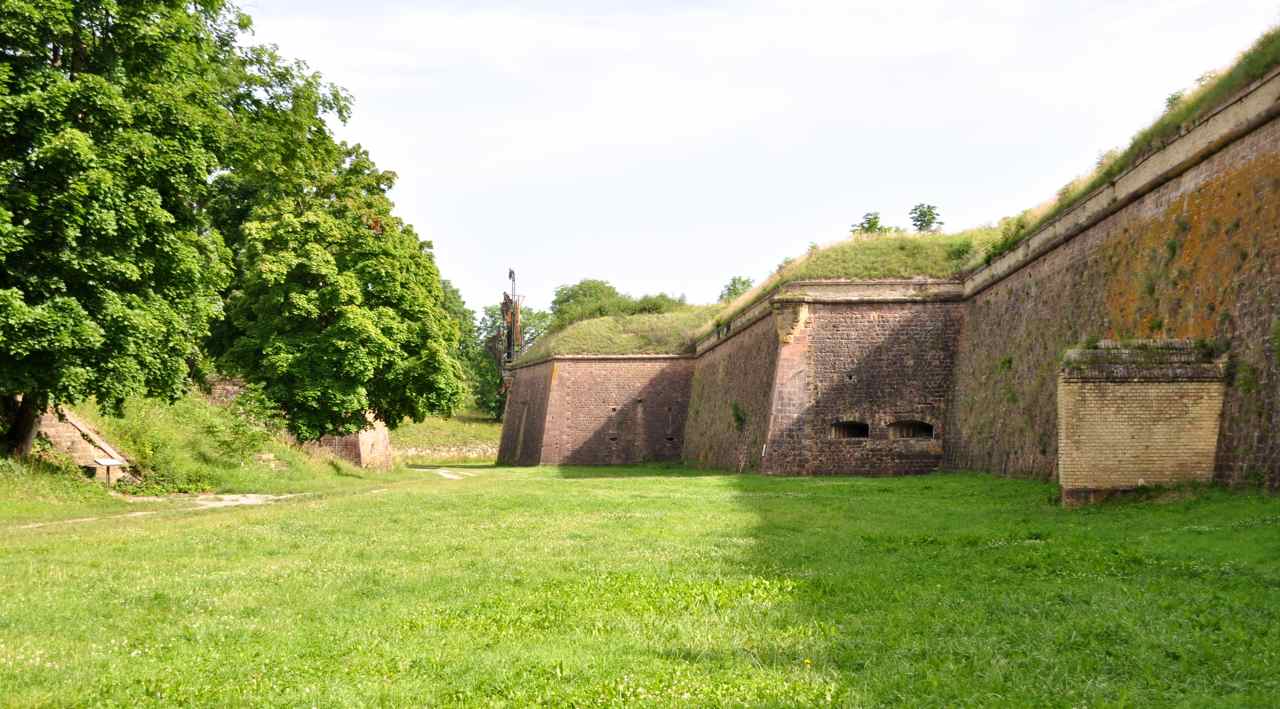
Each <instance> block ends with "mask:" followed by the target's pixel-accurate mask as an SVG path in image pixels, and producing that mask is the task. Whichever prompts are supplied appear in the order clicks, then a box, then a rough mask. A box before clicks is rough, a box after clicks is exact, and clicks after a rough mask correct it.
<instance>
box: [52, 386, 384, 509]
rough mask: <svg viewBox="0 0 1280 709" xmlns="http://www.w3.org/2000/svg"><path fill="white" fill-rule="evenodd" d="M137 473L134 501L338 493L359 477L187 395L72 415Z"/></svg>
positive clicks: (236, 412) (232, 410) (229, 409)
mask: <svg viewBox="0 0 1280 709" xmlns="http://www.w3.org/2000/svg"><path fill="white" fill-rule="evenodd" d="M77 411H78V412H79V413H81V415H83V416H84V418H85V419H87V420H88V421H89V422H90V423H91V424H92V425H94V427H96V428H97V429H98V431H100V432H101V433H102V435H103V436H105V437H106V439H107V440H108V441H111V442H112V444H113V445H114V446H115V447H116V448H117V449H118V450H120V452H121V453H122V454H123V455H124V456H125V457H127V458H128V459H129V460H130V461H131V462H132V463H133V464H134V465H136V466H137V467H138V468H139V470H140V471H141V473H142V478H143V482H142V484H141V485H138V486H133V487H130V488H126V490H128V491H129V492H137V493H147V494H151V493H169V492H227V493H233V492H235V493H240V492H246V493H247V492H261V493H286V492H298V491H303V490H320V489H329V488H332V487H340V486H342V485H343V484H344V483H345V481H350V480H354V479H358V478H359V477H362V476H364V475H366V474H367V472H366V471H363V470H359V469H358V468H356V467H354V466H352V465H349V464H347V463H346V462H343V461H340V460H338V459H335V458H332V457H330V456H327V455H317V454H312V453H310V452H308V451H305V450H302V449H301V448H299V447H298V446H295V445H291V444H289V443H287V442H285V441H283V440H281V439H279V438H277V437H276V436H274V435H271V434H270V433H269V432H267V431H263V430H260V429H258V428H257V427H255V426H254V425H253V424H252V423H251V422H247V421H246V416H247V412H245V411H243V410H240V409H237V408H236V407H234V406H227V405H221V404H215V403H213V402H210V401H209V400H207V399H205V398H204V397H203V396H201V395H199V394H190V395H188V396H186V397H184V398H182V399H180V400H178V401H177V402H175V403H173V404H168V403H165V402H163V401H156V400H153V399H135V400H131V401H129V402H128V403H127V404H126V406H125V415H124V416H123V417H120V418H116V417H112V416H106V415H103V414H102V413H101V412H99V411H97V410H96V409H95V408H94V407H92V406H91V405H90V406H83V407H80V408H78V409H77Z"/></svg>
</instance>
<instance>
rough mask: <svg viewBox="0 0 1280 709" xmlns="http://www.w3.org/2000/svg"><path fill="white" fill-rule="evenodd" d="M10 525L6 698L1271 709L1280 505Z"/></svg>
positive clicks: (899, 505)
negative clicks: (1249, 708) (1243, 708)
mask: <svg viewBox="0 0 1280 709" xmlns="http://www.w3.org/2000/svg"><path fill="white" fill-rule="evenodd" d="M459 472H465V473H467V474H468V475H458V476H456V477H457V479H445V478H442V477H438V476H435V475H432V476H430V478H429V479H423V480H420V481H414V482H407V483H393V484H387V485H384V486H382V487H383V488H384V489H382V490H381V491H380V492H379V494H344V493H341V492H339V493H332V494H325V495H318V496H313V497H308V498H300V499H297V500H292V501H285V502H281V503H276V504H273V505H269V506H265V507H256V508H238V509H228V510H217V511H210V512H204V513H199V514H185V515H177V514H175V515H167V516H152V517H142V518H119V519H114V520H103V521H100V522H93V523H88V524H79V525H66V526H62V527H55V528H48V529H39V530H8V531H7V532H6V534H4V535H3V536H0V598H3V599H4V600H3V602H0V687H2V688H3V699H2V700H0V704H12V705H15V706H46V705H51V706H175V705H186V706H326V707H327V706H368V705H382V706H520V707H522V706H556V707H562V706H563V707H569V706H631V705H637V706H661V707H686V706H697V707H713V706H828V705H834V706H849V707H858V706H928V707H950V706H987V705H996V706H1009V707H1041V706H1052V707H1068V706H1090V707H1093V706H1139V707H1144V706H1195V707H1200V706H1258V707H1262V706H1273V705H1274V704H1275V699H1276V697H1277V696H1280V673H1277V672H1276V667H1277V666H1280V638H1277V628H1280V557H1277V555H1276V536H1277V531H1278V530H1280V527H1278V525H1280V499H1277V498H1275V497H1273V496H1272V497H1268V496H1265V495H1262V494H1241V493H1232V492H1229V491H1225V490H1207V491H1189V492H1187V493H1182V494H1180V495H1173V496H1170V497H1168V498H1166V499H1160V500H1153V501H1150V502H1144V503H1124V504H1111V505H1103V506H1101V507H1098V508H1094V509H1089V510H1082V511H1070V510H1063V509H1061V508H1060V507H1058V506H1057V505H1056V504H1054V502H1053V501H1052V496H1053V493H1054V487H1053V486H1051V485H1048V484H1045V483H1038V482H1028V481H1018V480H1001V479H996V478H993V477H990V476H985V475H931V476H923V477H908V478H896V479H871V478H786V477H770V476H757V475H743V476H737V475H709V474H705V473H702V474H693V473H690V472H688V471H684V470H681V469H678V468H654V467H645V468H563V469H556V468H540V469H538V468H534V469H530V468H523V469H509V468H488V467H486V468H473V469H462V470H460V471H459Z"/></svg>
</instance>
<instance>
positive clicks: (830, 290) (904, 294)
mask: <svg viewBox="0 0 1280 709" xmlns="http://www.w3.org/2000/svg"><path fill="white" fill-rule="evenodd" d="M963 298H964V285H963V284H962V283H961V282H960V281H958V280H948V279H937V278H898V279H890V278H886V279H877V280H863V281H855V280H840V279H825V280H811V281H792V282H790V283H786V284H784V285H782V286H780V287H779V288H778V289H777V290H775V291H773V293H771V294H770V295H768V296H766V297H764V298H761V299H760V300H758V301H756V302H755V304H754V305H752V306H751V307H750V308H748V309H747V310H746V311H744V312H743V313H742V314H740V315H738V316H737V317H735V318H734V319H733V320H732V321H730V322H729V323H726V324H725V325H722V326H720V327H718V328H716V329H714V330H712V331H711V332H708V333H707V334H705V335H703V336H701V337H699V338H697V339H695V340H694V352H695V353H696V354H697V355H699V356H701V355H702V354H703V353H705V352H707V351H709V350H712V349H714V348H715V347H716V346H717V345H719V344H720V343H722V342H725V341H726V340H728V339H730V338H732V337H733V336H734V335H736V334H738V333H739V332H742V331H743V330H745V329H747V328H748V327H750V326H752V325H754V324H755V323H756V321H758V320H760V319H761V318H763V317H765V316H766V315H769V314H770V313H772V312H773V309H774V307H775V306H776V305H785V304H789V303H847V304H856V303H925V302H948V301H957V300H962V299H963Z"/></svg>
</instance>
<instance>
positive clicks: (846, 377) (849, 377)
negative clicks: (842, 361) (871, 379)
mask: <svg viewBox="0 0 1280 709" xmlns="http://www.w3.org/2000/svg"><path fill="white" fill-rule="evenodd" d="M844 380H845V381H847V382H851V381H853V372H850V373H848V374H846V375H844Z"/></svg>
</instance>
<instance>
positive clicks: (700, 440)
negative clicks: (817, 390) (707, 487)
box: [684, 317, 778, 471]
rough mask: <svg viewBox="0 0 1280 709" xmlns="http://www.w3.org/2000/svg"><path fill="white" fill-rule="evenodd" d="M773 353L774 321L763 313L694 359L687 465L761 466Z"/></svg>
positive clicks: (732, 467)
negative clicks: (742, 328) (751, 322)
mask: <svg viewBox="0 0 1280 709" xmlns="http://www.w3.org/2000/svg"><path fill="white" fill-rule="evenodd" d="M777 354H778V335H777V333H776V331H775V324H774V321H773V318H772V317H765V318H762V319H761V320H759V321H757V322H756V323H754V324H752V325H751V326H749V327H748V328H747V329H745V330H743V331H741V332H739V333H736V334H735V335H734V336H733V337H731V338H730V339H727V340H725V341H724V342H721V343H720V344H719V345H717V346H716V347H715V348H713V349H711V350H709V351H707V352H705V353H703V355H702V356H701V357H699V358H698V360H697V362H696V364H695V365H694V373H693V384H692V390H691V395H690V403H689V418H688V422H687V423H686V425H685V446H684V458H685V460H686V461H687V462H688V463H690V464H692V465H697V466H700V467H705V468H721V469H726V470H738V471H742V470H759V469H760V457H761V451H762V449H763V447H764V441H765V434H766V429H767V426H768V423H769V405H770V401H769V397H770V393H771V391H772V388H773V374H774V368H775V366H776V363H777Z"/></svg>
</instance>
